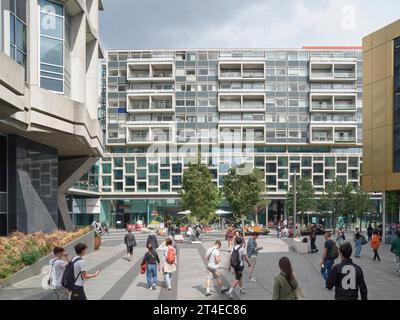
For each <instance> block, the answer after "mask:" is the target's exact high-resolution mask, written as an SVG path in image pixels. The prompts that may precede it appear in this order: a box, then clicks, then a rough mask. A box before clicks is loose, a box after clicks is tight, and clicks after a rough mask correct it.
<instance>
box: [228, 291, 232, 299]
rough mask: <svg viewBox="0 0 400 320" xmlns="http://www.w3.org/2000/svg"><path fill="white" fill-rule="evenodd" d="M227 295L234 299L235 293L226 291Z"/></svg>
mask: <svg viewBox="0 0 400 320" xmlns="http://www.w3.org/2000/svg"><path fill="white" fill-rule="evenodd" d="M226 295H227V296H228V297H229V299H233V293H232V292H229V291H226Z"/></svg>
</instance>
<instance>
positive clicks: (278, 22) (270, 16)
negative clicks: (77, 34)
mask: <svg viewBox="0 0 400 320" xmlns="http://www.w3.org/2000/svg"><path fill="white" fill-rule="evenodd" d="M103 5H104V11H103V12H102V13H101V14H100V36H101V39H102V43H103V46H104V48H105V49H107V50H109V49H157V48H166V49H168V48H250V47H254V48H301V47H302V46H305V45H361V43H362V37H363V36H365V35H367V34H369V33H371V32H373V31H375V30H376V29H379V28H381V27H383V26H385V25H387V24H389V23H390V22H393V21H395V20H397V19H400V1H399V0H379V1H378V0H140V1H139V0H103Z"/></svg>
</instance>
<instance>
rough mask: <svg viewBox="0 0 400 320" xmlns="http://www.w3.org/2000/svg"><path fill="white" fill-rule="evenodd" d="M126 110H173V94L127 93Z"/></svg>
mask: <svg viewBox="0 0 400 320" xmlns="http://www.w3.org/2000/svg"><path fill="white" fill-rule="evenodd" d="M127 111H128V112H147V113H148V112H173V111H174V100H173V95H146V94H145V95H132V94H128V100H127Z"/></svg>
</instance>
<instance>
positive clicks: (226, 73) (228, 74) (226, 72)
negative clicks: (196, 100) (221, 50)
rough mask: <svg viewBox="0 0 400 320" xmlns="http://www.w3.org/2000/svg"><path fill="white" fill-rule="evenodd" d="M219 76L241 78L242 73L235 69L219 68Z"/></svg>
mask: <svg viewBox="0 0 400 320" xmlns="http://www.w3.org/2000/svg"><path fill="white" fill-rule="evenodd" d="M219 75H220V78H241V77H242V73H241V72H240V71H237V70H221V72H220V74H219Z"/></svg>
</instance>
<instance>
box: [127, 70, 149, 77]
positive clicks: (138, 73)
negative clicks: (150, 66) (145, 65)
mask: <svg viewBox="0 0 400 320" xmlns="http://www.w3.org/2000/svg"><path fill="white" fill-rule="evenodd" d="M129 77H130V78H149V77H150V72H147V71H132V72H131V73H130V74H129Z"/></svg>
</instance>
